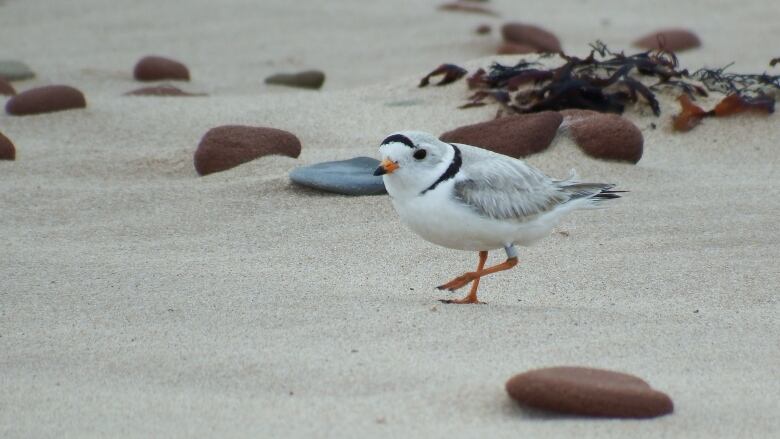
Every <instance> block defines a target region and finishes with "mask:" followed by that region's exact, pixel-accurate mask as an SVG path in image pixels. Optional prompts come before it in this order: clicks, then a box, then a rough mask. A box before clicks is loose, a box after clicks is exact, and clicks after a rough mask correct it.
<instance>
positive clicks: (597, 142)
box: [560, 110, 644, 163]
mask: <svg viewBox="0 0 780 439" xmlns="http://www.w3.org/2000/svg"><path fill="white" fill-rule="evenodd" d="M560 113H561V115H562V116H563V118H564V123H563V126H564V127H566V128H567V129H568V131H569V132H570V133H571V136H572V138H573V139H574V142H575V143H577V146H579V147H580V148H582V150H583V151H585V153H586V154H588V155H589V156H592V157H596V158H600V159H607V160H620V161H627V162H631V163H637V162H638V161H639V160H640V159H641V158H642V151H643V147H644V137H643V136H642V131H640V130H639V128H637V126H636V125H634V123H633V122H631V121H630V120H628V119H626V118H624V117H622V116H619V115H617V114H609V113H599V112H597V111H592V110H563V111H561V112H560Z"/></svg>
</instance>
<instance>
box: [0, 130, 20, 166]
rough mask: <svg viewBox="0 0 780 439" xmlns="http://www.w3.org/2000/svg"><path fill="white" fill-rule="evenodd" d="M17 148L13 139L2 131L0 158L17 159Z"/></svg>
mask: <svg viewBox="0 0 780 439" xmlns="http://www.w3.org/2000/svg"><path fill="white" fill-rule="evenodd" d="M15 159H16V148H14V144H13V143H12V142H11V139H9V138H8V137H5V136H4V135H3V133H0V160H15Z"/></svg>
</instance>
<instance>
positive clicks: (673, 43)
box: [634, 28, 701, 52]
mask: <svg viewBox="0 0 780 439" xmlns="http://www.w3.org/2000/svg"><path fill="white" fill-rule="evenodd" d="M634 45H635V46H637V47H642V48H644V49H665V50H670V51H672V52H681V51H683V50H688V49H693V48H696V47H699V46H701V40H700V39H699V37H698V36H697V35H696V34H695V33H693V32H691V31H689V30H688V29H681V28H669V29H660V30H657V31H655V32H651V33H649V34H647V35H645V36H643V37H642V38H639V39H638V40H636V41H634Z"/></svg>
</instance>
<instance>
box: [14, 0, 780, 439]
mask: <svg viewBox="0 0 780 439" xmlns="http://www.w3.org/2000/svg"><path fill="white" fill-rule="evenodd" d="M440 3H441V1H425V2H421V1H411V0H408V1H388V2H365V1H357V0H349V1H339V2H315V1H306V2H288V1H281V0H263V1H257V2H252V1H247V0H229V1H227V0H226V1H222V2H213V1H206V0H187V1H182V2H172V1H171V2H158V1H151V0H143V1H135V2H127V3H114V2H104V1H98V0H73V1H70V2H52V1H47V0H24V1H22V0H6V1H4V2H0V40H1V41H3V48H2V50H0V59H18V60H22V61H24V62H25V63H27V64H28V65H29V66H30V67H31V68H32V69H33V70H34V71H35V72H36V74H37V77H36V78H35V79H32V80H27V81H18V82H14V83H13V84H14V86H15V87H16V89H17V91H21V90H25V89H28V88H32V87H35V86H39V85H48V84H68V85H72V86H74V87H77V88H78V89H80V90H81V91H83V92H84V94H85V96H86V98H87V102H88V106H87V108H86V109H82V110H70V111H63V112H57V113H51V114H44V115H38V116H26V117H16V116H10V115H8V114H6V113H2V114H0V131H1V132H2V133H3V134H5V135H6V136H8V138H10V139H12V141H13V142H14V144H15V146H16V149H17V156H16V160H15V161H0V184H2V191H0V237H1V238H0V243H1V245H0V248H2V250H0V267H2V280H1V281H0V437H3V438H47V437H52V438H55V437H56V438H71V437H72V438H89V437H111V438H124V437H138V438H141V437H166V438H179V437H182V438H183V437H224V438H232V437H254V438H256V437H269V438H270V437H283V438H287V437H290V438H292V437H301V438H310V437H338V438H366V437H450V438H451V437H494V438H499V437H550V438H570V437H574V436H576V437H580V438H586V437H593V438H609V437H616V438H617V437H621V438H625V437H634V438H649V437H676V438H720V437H722V438H770V437H775V435H776V434H777V432H778V431H780V418H779V417H778V413H780V369H779V368H778V365H779V364H780V342H778V340H780V308H779V307H778V291H780V264H779V263H778V260H779V258H780V228H778V227H777V222H778V213H779V212H780V202H778V200H779V199H780V189H779V188H780V174H779V173H778V169H780V150H778V139H779V138H780V119H779V118H778V117H779V116H777V115H776V114H775V115H772V116H770V117H762V116H736V117H733V118H723V119H708V120H705V121H704V122H703V123H702V124H701V126H699V127H697V128H695V129H694V130H693V131H691V132H688V133H684V134H680V133H674V132H672V130H671V116H672V115H673V114H674V113H675V112H676V111H677V109H678V105H677V103H676V102H675V101H674V97H673V96H671V95H669V96H661V98H662V99H661V105H662V115H661V116H660V117H655V116H653V115H652V114H651V113H650V112H648V111H636V110H630V111H628V112H627V113H626V114H625V117H627V118H629V119H630V120H632V121H633V122H634V123H635V124H636V125H637V126H638V127H639V128H640V129H641V131H642V134H643V135H644V141H645V143H644V156H643V157H642V160H641V161H640V162H639V163H638V164H637V165H630V164H622V163H614V162H607V161H602V160H597V159H593V158H590V157H588V156H586V155H584V154H583V153H582V152H580V150H579V149H578V148H577V147H576V146H575V145H574V144H573V142H572V141H570V140H568V139H567V138H566V137H561V136H559V137H558V138H556V140H555V142H554V144H553V145H552V147H551V148H550V149H548V150H547V151H545V152H543V153H541V154H537V155H534V156H531V157H529V158H528V159H527V161H528V162H529V163H531V164H533V165H534V166H537V167H539V168H540V169H542V170H544V171H545V172H547V173H548V174H550V175H553V176H557V177H564V176H566V174H567V172H568V170H569V169H571V168H576V169H577V171H578V173H579V174H580V175H581V176H582V177H583V178H584V179H587V180H592V181H606V182H613V183H616V184H618V186H619V188H620V189H624V190H628V191H630V193H628V194H626V196H625V197H624V198H623V199H621V200H619V201H618V202H616V203H614V204H613V205H612V206H611V207H610V208H609V209H604V210H597V211H588V212H580V213H576V214H573V215H571V216H570V217H568V219H567V220H565V221H564V222H563V224H561V226H560V227H559V228H558V229H557V231H556V232H555V233H553V234H552V235H551V236H550V237H548V238H546V239H545V240H543V241H542V242H540V243H539V244H537V245H536V246H533V247H530V248H521V251H520V260H521V263H520V265H519V267H517V268H515V269H514V270H512V271H508V272H504V273H501V274H498V275H495V276H491V277H488V278H485V279H484V280H483V281H482V283H481V287H480V294H481V296H480V297H481V298H482V299H483V300H485V301H486V302H488V304H487V305H485V306H448V305H444V304H441V303H439V302H438V301H437V299H440V298H447V297H458V296H460V295H461V294H460V293H456V294H450V293H446V292H441V291H437V290H435V288H434V287H435V286H436V285H439V284H441V283H442V282H444V281H446V280H449V279H450V278H452V277H454V276H456V275H458V274H461V273H463V272H464V271H469V270H473V269H474V266H475V264H476V262H477V256H476V254H475V253H469V252H461V251H455V250H448V249H445V248H441V247H437V246H434V245H432V244H429V243H427V242H425V241H423V240H422V239H420V238H419V237H417V236H416V235H414V234H413V233H412V232H411V231H409V230H407V229H406V228H404V226H403V225H402V224H401V223H400V221H399V219H398V215H397V214H396V213H395V211H394V210H393V208H392V206H391V204H390V201H389V199H388V197H387V196H368V197H348V196H340V195H332V194H326V193H323V192H317V191H314V190H310V189H305V188H301V187H297V186H294V185H292V184H291V183H290V181H289V179H288V173H289V171H290V170H291V169H293V168H295V167H297V166H302V165H307V164H313V163H317V162H322V161H327V160H338V159H347V158H350V157H354V156H369V157H377V158H378V149H377V148H378V145H379V143H380V142H381V140H382V139H383V138H384V137H385V136H386V135H387V134H388V133H390V132H394V131H397V130H401V129H419V130H424V131H429V132H432V133H436V134H440V133H443V132H445V131H447V130H450V129H453V128H455V127H458V126H461V125H465V124H471V123H476V122H482V121H486V120H490V119H492V118H493V117H494V116H495V113H496V107H495V106H486V107H481V108H474V109H468V110H459V109H458V108H457V107H458V106H459V105H461V104H463V103H464V102H465V99H466V97H467V96H468V90H467V88H466V85H465V82H464V81H459V82H457V83H454V84H451V85H449V86H446V87H428V88H422V89H421V88H418V87H417V83H418V81H419V79H420V78H421V77H422V76H424V75H425V74H426V73H428V72H429V71H430V70H432V69H433V68H435V67H436V66H438V65H439V64H441V63H443V62H452V63H456V64H458V65H463V66H465V67H467V68H469V69H475V68H476V67H479V66H483V67H487V66H488V65H490V63H491V62H492V61H494V60H502V61H505V62H513V61H516V60H517V59H519V58H520V57H519V56H503V57H498V56H495V55H492V54H493V53H495V48H496V46H497V45H498V43H499V39H500V36H499V35H498V33H497V29H498V28H499V27H500V25H501V24H502V23H504V22H506V21H511V20H520V21H525V22H530V23H534V24H538V25H541V26H544V27H545V28H548V29H550V30H552V31H553V32H555V34H556V35H558V37H559V38H560V39H561V42H562V43H563V47H564V49H565V51H567V52H570V53H572V54H577V55H583V56H584V55H586V54H587V52H588V43H589V42H591V41H595V40H596V39H601V40H602V41H604V42H605V43H606V44H608V45H609V46H610V47H612V48H614V49H618V50H622V49H625V50H626V51H628V52H633V51H638V49H635V48H632V47H630V43H631V42H632V41H633V40H634V39H636V38H637V37H639V36H641V35H642V34H644V33H647V32H649V31H652V30H654V29H656V28H660V27H667V26H683V27H686V28H690V29H693V30H695V32H696V33H697V34H698V35H699V36H700V37H701V40H702V43H703V44H702V47H701V48H698V49H695V50H691V51H689V52H684V53H681V54H680V62H681V64H682V65H683V66H686V67H689V68H691V69H692V70H695V69H696V68H698V67H702V66H707V67H718V66H723V65H726V64H728V63H731V62H734V66H733V67H732V69H733V70H734V71H737V72H762V71H765V70H767V71H769V69H770V68H769V66H768V61H769V59H771V58H774V57H777V56H780V52H778V50H780V49H778V46H777V44H776V42H777V41H780V24H778V23H780V9H778V7H777V5H776V4H775V2H774V1H772V0H761V1H755V2H748V3H746V4H737V3H734V2H725V1H724V2H714V1H713V2H677V1H662V2H621V1H616V0H609V1H605V2H574V1H568V2H528V3H527V4H521V3H518V2H513V1H511V0H501V1H499V0H493V1H491V2H489V3H487V4H486V5H487V6H489V7H490V8H492V9H494V10H496V11H498V12H499V13H500V16H499V17H491V16H486V15H476V14H468V13H457V12H446V11H440V10H438V9H437V6H438V5H439V4H440ZM482 23H487V24H491V25H492V26H493V32H492V33H491V34H490V35H487V36H480V35H477V34H476V33H475V32H474V29H475V28H476V27H477V26H478V25H480V24H482ZM149 54H157V55H163V56H169V57H172V58H174V59H177V60H180V61H182V62H184V63H185V64H186V65H187V66H188V67H189V69H190V72H191V73H192V81H190V82H188V83H177V84H176V85H177V86H179V87H181V88H183V89H185V90H187V91H192V92H203V93H207V94H208V96H204V97H189V98H153V97H128V96H123V93H125V92H127V91H130V90H132V89H135V88H138V87H141V86H142V84H140V83H139V82H137V81H135V80H134V79H133V77H132V68H133V65H134V63H135V62H136V61H137V60H138V59H139V58H141V57H142V56H144V55H149ZM308 68H317V69H321V70H323V71H324V72H325V73H326V74H327V80H326V82H325V86H324V87H323V89H322V90H319V91H310V90H298V89H293V88H284V87H274V86H269V85H266V84H264V83H263V78H265V77H267V76H269V75H271V74H273V73H277V72H282V71H296V70H303V69H308ZM773 74H780V66H779V67H775V68H774V69H773ZM0 98H2V102H3V103H4V102H5V101H6V100H7V98H6V97H0ZM705 102H708V101H705ZM224 124H244V125H253V126H267V127H274V128H280V129H284V130H287V131H290V132H292V133H294V134H295V135H297V136H298V137H299V138H300V140H301V143H302V145H303V149H302V153H301V155H300V157H299V158H298V159H292V158H289V157H279V156H268V157H263V158H260V159H257V160H254V161H252V162H249V163H245V164H243V165H241V166H238V167H236V168H233V169H230V170H227V171H224V172H219V173H216V174H212V175H209V176H205V177H199V176H198V175H197V174H196V172H195V169H194V167H193V153H194V151H195V149H196V148H197V145H198V142H199V140H200V139H201V137H202V136H203V135H204V133H205V132H206V131H208V130H209V129H210V128H213V127H216V126H219V125H224ZM652 124H655V126H656V128H653V127H652V126H651V125H652ZM494 253H495V254H491V259H490V261H493V262H498V261H499V260H500V259H501V258H503V256H504V255H503V254H502V252H494ZM555 365H582V366H592V367H600V368H607V369H614V370H619V371H624V372H628V373H631V374H635V375H637V376H639V377H642V378H643V379H645V380H647V381H648V382H649V383H650V384H652V386H653V387H654V388H657V389H659V390H662V391H664V392H666V393H667V394H668V395H669V396H670V397H671V398H672V399H673V400H674V404H675V411H674V413H673V414H671V415H667V416H663V417H660V418H657V419H652V420H599V419H587V418H578V417H569V416H557V415H550V414H545V413H541V412H535V411H529V410H526V409H523V408H521V407H520V406H518V405H517V404H516V403H514V402H513V401H512V400H510V399H509V398H508V396H507V394H506V391H505V390H504V383H505V382H506V380H507V379H509V378H510V377H511V376H512V375H514V374H516V373H520V372H523V371H525V370H528V369H533V368H537V367H544V366H555Z"/></svg>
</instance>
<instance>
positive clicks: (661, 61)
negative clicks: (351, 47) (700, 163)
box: [420, 41, 780, 131]
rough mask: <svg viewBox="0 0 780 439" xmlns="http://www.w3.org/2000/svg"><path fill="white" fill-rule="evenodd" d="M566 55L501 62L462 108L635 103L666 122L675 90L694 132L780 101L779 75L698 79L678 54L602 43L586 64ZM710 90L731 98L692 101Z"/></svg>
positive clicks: (449, 76) (604, 108)
mask: <svg viewBox="0 0 780 439" xmlns="http://www.w3.org/2000/svg"><path fill="white" fill-rule="evenodd" d="M559 55H560V56H561V57H562V58H563V61H564V62H563V64H562V65H560V66H558V67H554V68H546V67H545V66H544V65H542V64H541V63H539V62H531V61H527V60H522V59H521V60H520V61H519V62H518V63H517V64H515V65H511V66H509V65H502V64H500V63H494V64H492V65H491V66H490V67H489V68H488V69H487V70H485V69H479V70H477V71H476V72H474V73H473V74H471V75H470V76H468V77H467V78H466V82H467V84H468V88H469V89H470V90H472V94H471V95H470V96H469V98H468V100H467V102H466V103H465V104H464V105H462V106H461V107H460V108H471V107H478V106H483V105H486V104H487V103H490V102H495V103H498V104H499V105H500V106H501V113H510V114H511V113H515V114H516V113H535V112H539V111H546V110H553V111H558V110H564V109H570V108H575V109H588V110H595V111H600V112H611V113H623V111H624V110H625V109H626V107H627V106H629V105H634V106H646V107H648V108H649V109H650V110H651V111H652V112H653V114H655V115H656V116H659V115H660V114H661V106H660V103H659V102H658V98H657V97H656V93H657V92H659V91H661V90H670V91H676V92H678V93H681V95H682V96H681V97H680V98H679V100H680V103H681V105H682V107H683V111H682V112H681V113H680V114H679V115H677V116H675V118H674V126H675V129H676V130H679V131H687V130H690V129H691V128H693V127H694V126H696V125H697V124H698V123H699V122H700V121H701V119H703V118H704V117H711V116H719V117H720V116H726V115H731V114H736V113H742V112H745V111H756V112H760V113H762V114H769V113H772V112H773V111H774V102H775V98H774V96H778V95H780V75H769V74H767V73H761V74H739V73H731V72H727V71H726V70H727V69H728V67H730V66H726V67H723V68H719V69H699V70H697V71H695V72H694V73H692V74H691V73H689V72H688V70H686V69H683V68H681V67H680V66H679V63H678V60H677V57H676V56H675V55H674V53H672V52H668V51H664V50H649V51H645V52H640V53H635V54H633V55H626V54H624V53H623V52H612V51H611V50H609V49H608V48H607V46H606V45H604V44H603V43H601V42H599V41H597V42H595V43H593V44H591V51H590V54H589V55H588V56H587V57H585V58H578V57H576V56H568V55H566V54H563V53H561V54H559ZM555 56H557V55H555ZM773 62H774V63H777V62H780V60H779V59H776V60H773ZM449 72H453V73H449ZM461 72H465V70H463V69H461V68H460V67H457V66H454V65H452V64H445V65H442V66H440V67H439V68H438V69H436V70H434V71H433V72H431V74H429V75H428V76H426V77H425V78H423V80H422V81H421V83H420V86H421V87H422V86H424V85H427V84H428V79H429V78H430V77H431V76H433V75H437V74H445V77H444V79H443V80H442V81H441V82H440V83H439V84H444V83H450V82H453V81H455V80H457V79H459V78H460V77H461V76H463V75H462V74H461ZM708 92H718V93H722V94H724V95H727V97H726V98H725V99H723V100H722V101H721V102H720V103H719V104H718V106H717V107H716V108H715V109H713V110H711V111H704V110H702V109H701V108H700V107H698V106H696V105H695V104H693V102H692V100H691V99H692V98H695V97H697V96H708Z"/></svg>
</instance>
